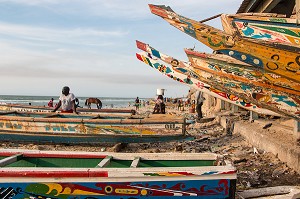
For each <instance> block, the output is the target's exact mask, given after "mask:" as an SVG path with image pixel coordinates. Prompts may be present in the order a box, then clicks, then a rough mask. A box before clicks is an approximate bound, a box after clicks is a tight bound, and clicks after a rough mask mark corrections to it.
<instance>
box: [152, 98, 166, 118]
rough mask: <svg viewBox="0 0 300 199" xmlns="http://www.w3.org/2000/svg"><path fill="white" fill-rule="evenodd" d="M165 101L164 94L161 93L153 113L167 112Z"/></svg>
mask: <svg viewBox="0 0 300 199" xmlns="http://www.w3.org/2000/svg"><path fill="white" fill-rule="evenodd" d="M165 107H166V106H165V103H164V98H163V96H162V95H159V96H158V97H157V100H156V101H155V106H154V110H153V113H154V114H155V113H162V114H165V113H166V111H165Z"/></svg>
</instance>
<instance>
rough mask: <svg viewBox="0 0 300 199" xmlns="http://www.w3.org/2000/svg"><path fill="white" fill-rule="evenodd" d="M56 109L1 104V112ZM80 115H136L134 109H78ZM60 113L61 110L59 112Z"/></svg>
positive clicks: (48, 110) (49, 110)
mask: <svg viewBox="0 0 300 199" xmlns="http://www.w3.org/2000/svg"><path fill="white" fill-rule="evenodd" d="M53 109H54V108H51V107H47V106H34V105H25V104H0V111H27V112H51V111H52V110H53ZM77 111H78V112H80V113H82V114H83V113H118V114H124V115H128V116H130V115H135V112H136V111H135V110H134V109H131V110H129V109H89V108H77ZM57 112H59V110H58V111H57Z"/></svg>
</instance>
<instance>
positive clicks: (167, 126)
mask: <svg viewBox="0 0 300 199" xmlns="http://www.w3.org/2000/svg"><path fill="white" fill-rule="evenodd" d="M17 115H18V114H17ZM21 115H22V114H19V115H18V116H14V114H13V115H9V114H4V115H0V138H1V140H3V141H15V142H34V143H55V144H58V143H61V144H63V143H67V144H97V143H119V142H124V143H131V142H159V141H171V140H176V139H187V138H189V137H186V136H185V125H186V123H185V120H184V119H183V118H178V117H177V118H176V117H172V118H171V117H170V118H167V119H162V118H159V119H156V118H155V116H152V117H149V118H144V119H140V118H137V119H126V118H121V119H97V117H96V119H92V118H88V117H87V115H83V116H80V115H76V114H64V117H63V118H61V117H59V118H55V117H51V115H49V114H47V113H45V114H44V115H45V116H44V117H42V116H41V115H43V113H39V114H38V115H39V116H36V115H37V114H32V115H30V114H29V113H28V114H26V115H23V116H21Z"/></svg>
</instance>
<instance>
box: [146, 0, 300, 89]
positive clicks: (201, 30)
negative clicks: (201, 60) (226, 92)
mask: <svg viewBox="0 0 300 199" xmlns="http://www.w3.org/2000/svg"><path fill="white" fill-rule="evenodd" d="M149 7H150V10H151V12H152V13H153V14H155V15H158V16H160V17H162V18H163V19H164V20H166V21H167V22H169V23H170V24H171V25H172V26H174V27H176V28H177V29H179V30H181V31H182V32H184V33H186V34H188V35H190V36H192V37H194V38H195V39H197V40H198V41H200V42H202V43H203V44H205V45H207V46H208V47H210V48H212V49H213V50H215V51H217V52H219V53H222V54H226V55H229V56H231V57H233V58H235V59H238V60H240V61H243V62H245V63H247V64H250V65H252V66H255V67H257V68H261V69H263V70H266V71H269V72H271V73H275V74H278V75H281V76H283V77H286V78H288V79H291V80H293V81H296V82H298V83H299V82H300V54H299V52H300V48H298V47H295V46H291V45H284V44H282V43H273V42H267V41H263V40H258V39H252V38H243V37H237V36H235V35H231V34H228V33H226V32H224V31H222V30H219V29H217V28H214V27H212V26H209V25H206V24H203V23H200V22H198V21H195V20H192V19H189V18H186V17H183V16H180V15H178V14H177V13H175V12H174V11H173V10H172V9H171V8H170V7H166V6H157V5H152V4H150V5H149Z"/></svg>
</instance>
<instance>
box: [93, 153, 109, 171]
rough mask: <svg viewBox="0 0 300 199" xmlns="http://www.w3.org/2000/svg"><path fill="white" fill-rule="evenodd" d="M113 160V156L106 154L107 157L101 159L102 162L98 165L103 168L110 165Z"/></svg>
mask: <svg viewBox="0 0 300 199" xmlns="http://www.w3.org/2000/svg"><path fill="white" fill-rule="evenodd" d="M111 160H112V156H109V155H108V156H106V158H104V159H103V160H101V162H100V163H99V164H98V165H97V166H96V167H99V168H103V167H105V166H107V165H109V164H110V161H111Z"/></svg>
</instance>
